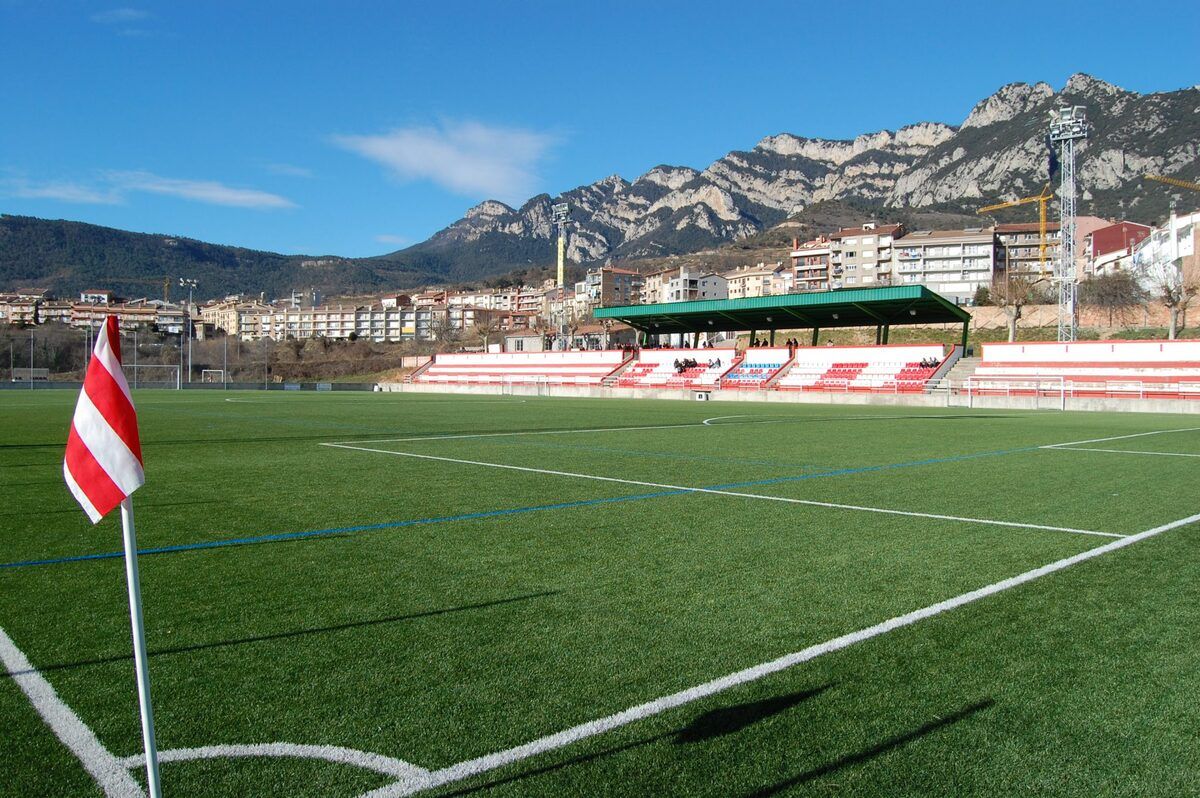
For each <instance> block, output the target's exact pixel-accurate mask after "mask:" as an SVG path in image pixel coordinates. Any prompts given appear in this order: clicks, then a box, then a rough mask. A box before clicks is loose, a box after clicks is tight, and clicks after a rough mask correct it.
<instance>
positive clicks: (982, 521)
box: [321, 443, 1125, 538]
mask: <svg viewBox="0 0 1200 798" xmlns="http://www.w3.org/2000/svg"><path fill="white" fill-rule="evenodd" d="M321 445H322V446H331V447H333V448H336V449H352V450H355V451H360V452H374V453H376V454H391V455H395V456H397V457H413V458H416V459H418V460H438V461H441V462H444V463H459V464H461V465H474V466H485V467H487V468H503V469H507V470H509V471H525V472H528V473H532V474H549V475H551V476H557V477H572V478H575V479H591V480H595V481H597V482H616V483H620V484H622V485H638V486H639V487H645V488H663V489H666V490H677V491H681V492H687V493H708V494H713V495H716V496H736V497H738V498H741V499H760V500H763V501H772V502H785V503H787V504H804V505H808V506H810V507H829V508H832V509H837V510H857V511H860V512H867V513H880V514H883V515H902V516H908V517H910V518H933V519H937V520H942V521H959V522H962V523H967V524H986V525H989V526H1003V527H1015V528H1018V529H1041V530H1045V531H1049V532H1071V533H1073V534H1077V535H1097V536H1099V537H1106V538H1122V537H1125V536H1124V535H1118V534H1116V533H1114V532H1097V531H1095V530H1091V529H1075V528H1073V527H1065V526H1046V525H1044V524H1025V523H1020V522H1018V521H996V520H993V519H989V518H967V517H965V516H958V515H940V514H938V513H919V512H914V511H911V510H891V509H888V508H884V507H864V506H862V505H857V504H838V503H835V502H819V501H813V500H811V499H793V498H791V497H789V496H769V495H764V494H761V493H743V492H741V491H734V490H720V489H718V488H696V487H690V486H687V485H670V484H667V483H664V482H644V481H642V480H638V479H621V478H619V477H605V476H600V475H597V474H579V473H576V472H574V471H555V470H552V469H549V468H531V467H529V466H518V465H509V464H507V463H485V462H483V461H481V460H464V459H461V458H457V457H440V456H438V455H433V454H417V453H415V452H395V451H391V450H390V449H374V448H370V447H367V446H350V445H349V444H344V443H322V444H321Z"/></svg>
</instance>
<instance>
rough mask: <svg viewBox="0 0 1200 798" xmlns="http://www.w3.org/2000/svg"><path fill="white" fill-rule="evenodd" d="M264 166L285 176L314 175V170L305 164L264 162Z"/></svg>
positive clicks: (269, 170)
mask: <svg viewBox="0 0 1200 798" xmlns="http://www.w3.org/2000/svg"><path fill="white" fill-rule="evenodd" d="M263 168H264V169H266V170H267V171H268V172H271V173H273V174H277V175H283V176H284V177H312V176H313V171H312V170H311V169H307V168H305V167H303V166H294V165H292V164H290V163H269V164H264V165H263Z"/></svg>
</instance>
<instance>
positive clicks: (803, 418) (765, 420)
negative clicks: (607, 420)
mask: <svg viewBox="0 0 1200 798" xmlns="http://www.w3.org/2000/svg"><path fill="white" fill-rule="evenodd" d="M477 404H481V403H477ZM723 418H758V417H757V416H753V415H742V416H716V417H715V418H706V419H704V420H703V421H698V422H689V423H686V424H658V425H654V426H642V427H595V428H586V429H550V430H533V431H529V432H473V433H465V434H462V435H428V436H424V437H416V438H370V439H367V440H354V441H332V442H330V444H329V445H338V444H351V443H413V442H416V441H452V440H460V439H463V438H509V437H515V436H520V435H574V434H581V433H588V432H637V431H639V430H650V429H686V428H688V427H726V426H729V427H732V426H738V425H742V424H787V423H790V422H794V421H878V420H886V419H912V418H946V416H942V415H936V416H933V415H931V416H919V417H916V416H796V417H792V418H778V417H764V418H762V420H761V421H735V422H733V423H732V424H709V423H708V422H710V421H717V420H720V419H723Z"/></svg>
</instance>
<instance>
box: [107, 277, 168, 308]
mask: <svg viewBox="0 0 1200 798" xmlns="http://www.w3.org/2000/svg"><path fill="white" fill-rule="evenodd" d="M118 282H122V283H138V284H140V285H161V286H162V290H163V303H164V304H167V305H169V304H171V278H170V277H169V276H166V275H164V276H162V277H149V278H146V279H144V280H139V279H137V278H134V277H127V278H123V279H121V280H119V281H118Z"/></svg>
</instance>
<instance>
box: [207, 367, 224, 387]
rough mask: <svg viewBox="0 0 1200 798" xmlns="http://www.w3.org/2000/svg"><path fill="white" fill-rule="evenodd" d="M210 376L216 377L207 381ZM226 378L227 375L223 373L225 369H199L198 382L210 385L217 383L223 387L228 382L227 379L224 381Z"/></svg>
mask: <svg viewBox="0 0 1200 798" xmlns="http://www.w3.org/2000/svg"><path fill="white" fill-rule="evenodd" d="M210 375H215V376H216V377H217V379H214V380H210V379H209V376H210ZM226 376H227V375H226V373H225V369H201V370H200V382H207V383H210V384H212V383H218V382H219V383H221V384H222V385H224V384H225V383H226V382H228V381H229V380H228V379H226Z"/></svg>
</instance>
